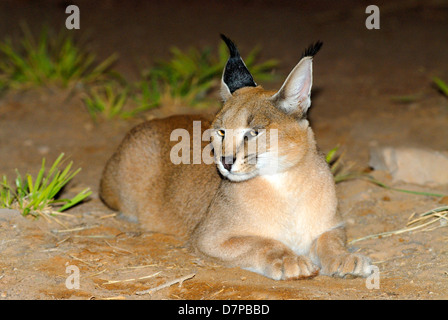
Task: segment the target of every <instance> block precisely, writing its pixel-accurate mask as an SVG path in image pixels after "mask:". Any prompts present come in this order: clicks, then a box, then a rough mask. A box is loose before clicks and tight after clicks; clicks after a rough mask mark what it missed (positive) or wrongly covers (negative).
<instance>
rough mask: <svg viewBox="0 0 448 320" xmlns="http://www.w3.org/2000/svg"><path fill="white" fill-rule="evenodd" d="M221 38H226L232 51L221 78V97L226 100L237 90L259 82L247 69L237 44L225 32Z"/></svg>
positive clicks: (225, 40)
mask: <svg viewBox="0 0 448 320" xmlns="http://www.w3.org/2000/svg"><path fill="white" fill-rule="evenodd" d="M221 39H222V40H224V42H225V43H226V45H227V47H228V48H229V52H230V57H229V60H227V63H226V66H225V68H224V72H223V74H222V78H221V97H222V99H223V100H224V102H225V101H226V100H227V99H229V98H230V96H231V95H232V94H233V93H234V92H235V91H236V90H238V89H240V88H243V87H256V86H257V84H256V83H255V81H254V79H253V77H252V75H251V74H250V72H249V70H247V67H246V65H245V64H244V61H243V59H242V58H241V56H240V53H239V52H238V49H237V47H236V45H235V44H234V43H233V42H232V41H231V40H230V39H229V38H227V37H226V36H225V35H223V34H221Z"/></svg>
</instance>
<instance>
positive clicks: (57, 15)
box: [0, 0, 448, 300]
mask: <svg viewBox="0 0 448 320" xmlns="http://www.w3.org/2000/svg"><path fill="white" fill-rule="evenodd" d="M76 3H77V4H78V5H79V6H80V10H81V16H82V18H81V19H82V20H81V23H82V25H81V31H85V32H90V37H91V42H90V45H91V47H92V49H93V50H95V52H96V53H97V54H98V56H99V57H107V56H109V55H110V54H111V53H113V52H118V53H119V54H120V56H121V58H120V60H119V63H118V65H117V66H116V69H117V70H119V71H120V72H122V73H123V74H125V75H126V76H127V77H129V79H132V78H133V77H134V78H135V77H136V76H137V75H138V69H139V64H140V65H141V64H144V65H147V64H148V63H149V62H151V61H153V60H154V59H156V58H159V57H160V58H163V57H167V55H168V53H169V48H170V47H171V46H173V45H175V46H178V47H180V48H187V47H188V46H190V45H195V46H202V45H212V46H214V45H216V44H217V43H218V41H219V38H218V35H219V33H220V32H223V33H226V34H228V35H229V36H231V37H232V38H233V39H234V40H235V41H236V42H237V44H238V45H239V47H240V49H241V51H242V52H243V53H244V52H247V50H250V48H252V47H253V46H255V45H257V44H260V45H261V46H262V48H263V51H262V53H263V58H276V59H279V60H280V61H281V62H282V64H281V67H280V68H279V70H277V72H278V73H279V74H282V75H284V76H286V74H287V72H288V71H289V70H290V69H291V68H292V67H293V66H294V65H295V64H296V63H297V60H298V57H299V56H300V53H301V52H302V50H303V48H304V47H306V46H307V45H308V44H309V43H311V42H314V41H316V40H317V39H321V40H323V41H324V47H323V49H322V51H321V52H320V53H319V55H318V56H317V57H316V59H315V65H314V82H315V86H314V91H313V106H312V108H311V111H310V114H309V117H310V120H311V123H312V126H313V128H314V130H315V133H316V138H317V141H318V144H319V146H320V147H321V148H322V150H324V151H328V150H330V149H331V148H333V147H334V146H335V145H338V144H339V145H341V148H342V150H344V151H345V155H344V164H345V165H346V166H349V165H350V166H352V170H365V169H367V168H368V160H369V148H370V147H372V146H388V145H391V146H401V145H406V146H414V147H428V148H432V149H435V150H447V149H448V126H447V122H448V100H447V99H446V97H443V96H442V95H440V94H439V93H438V92H437V91H436V90H435V89H434V88H433V87H432V86H431V77H432V76H439V77H441V78H444V79H448V64H447V63H446V61H447V58H448V56H447V54H446V52H448V41H446V40H447V34H448V6H447V5H446V4H444V2H442V1H425V2H423V1H421V2H419V1H387V2H386V1H383V2H379V3H378V5H379V7H380V9H381V29H380V30H367V29H366V28H365V26H364V21H365V19H366V17H367V15H366V14H365V13H364V10H365V6H366V5H367V4H364V3H363V2H361V3H360V2H359V1H356V2H355V1H341V2H337V3H338V4H337V5H336V4H334V3H333V2H331V1H313V2H311V1H310V2H307V3H303V4H302V3H299V2H296V1H285V2H282V3H281V4H278V2H276V1H263V2H255V1H238V2H236V1H226V3H225V4H223V3H221V2H210V1H193V2H192V3H190V4H189V5H187V4H184V3H183V2H181V1H171V2H168V3H165V2H152V1H151V2H149V1H148V2H143V1H128V2H126V3H127V4H121V5H120V2H118V1H112V0H110V1H101V2H100V3H99V4H95V5H92V3H93V2H89V1H77V2H76ZM210 3H212V4H210ZM419 3H421V4H419ZM64 8H65V3H64V2H63V1H39V2H37V1H2V2H1V3H0V15H1V16H2V19H0V35H1V36H2V37H4V36H5V35H12V36H14V35H15V34H17V33H18V29H17V26H18V22H19V21H20V20H21V19H22V20H26V21H27V22H28V23H29V24H30V25H35V26H36V28H38V26H39V25H40V23H42V22H47V23H49V24H50V25H52V26H54V27H55V28H62V27H63V25H64V22H65V14H64ZM277 85H279V83H274V84H268V85H267V86H268V87H276V86H277ZM404 95H415V96H416V98H415V99H414V101H412V102H411V103H407V104H403V103H397V102H394V101H393V99H392V97H394V96H404ZM218 107H219V102H218V101H217V105H216V108H218ZM141 121H142V119H140V118H138V119H132V120H128V121H122V120H117V121H108V122H105V121H100V122H98V123H95V122H93V121H92V119H91V118H90V117H89V115H88V113H87V112H86V111H85V109H84V106H83V104H82V102H81V100H80V94H75V95H72V96H69V95H68V92H66V91H64V90H61V89H54V88H53V89H47V88H42V89H35V90H30V91H27V92H10V93H7V94H5V95H3V96H2V97H0V173H1V174H7V175H8V176H9V177H13V175H14V170H15V169H16V168H17V169H18V170H19V171H20V172H30V173H35V172H36V171H37V170H38V169H39V167H40V163H41V159H42V157H46V158H47V159H48V160H49V161H51V160H54V159H55V158H56V157H57V156H58V155H59V153H61V152H64V153H66V155H68V156H69V157H70V158H71V159H72V160H73V161H74V163H75V166H77V167H81V168H82V172H81V173H80V174H79V175H78V176H77V177H76V178H75V179H74V181H73V182H72V183H71V184H70V185H69V186H68V188H66V191H65V194H66V195H67V194H73V193H74V192H76V191H79V190H81V189H82V188H85V187H90V188H91V189H92V190H93V195H92V197H91V199H90V201H88V202H86V203H84V204H82V205H80V206H77V207H76V208H73V209H72V210H70V211H68V213H70V215H71V217H61V218H60V219H59V223H58V222H52V223H48V222H47V221H46V220H44V219H39V220H32V219H27V218H23V217H22V216H20V215H19V214H17V212H11V211H5V210H3V211H0V299H104V298H115V299H263V300H264V299H266V300H269V299H282V300H283V299H447V298H448V249H447V242H448V233H447V229H446V227H445V228H444V227H441V228H436V229H434V230H432V231H425V232H412V233H411V232H408V233H403V234H400V235H395V236H391V237H383V238H377V239H370V240H363V241H359V242H355V243H353V244H351V245H350V250H352V251H356V252H360V253H363V254H366V255H368V256H370V257H371V258H372V261H373V262H374V264H375V265H376V266H378V269H379V272H380V277H379V288H377V289H375V288H371V287H369V286H368V285H366V280H365V279H333V278H329V277H325V276H317V277H316V278H314V279H311V280H305V281H273V280H270V279H266V278H264V277H262V276H260V275H257V274H253V273H250V272H248V271H244V270H241V269H238V268H224V267H222V266H219V265H215V264H212V263H210V262H208V261H204V260H200V259H198V258H197V257H195V256H194V255H192V254H190V253H189V252H188V251H187V250H186V248H185V244H184V243H183V242H182V241H180V240H179V239H177V238H175V237H173V236H170V235H164V234H156V233H150V232H147V231H145V230H142V229H140V228H139V226H138V225H136V224H132V223H129V222H124V221H122V220H119V219H117V218H116V217H114V215H113V214H114V213H113V212H112V211H110V210H109V209H107V208H106V207H105V206H104V205H103V204H102V203H101V201H100V200H99V199H98V182H99V179H100V176H101V170H102V168H103V166H104V164H105V162H106V161H107V159H108V158H109V157H110V155H111V154H112V152H113V151H114V149H115V148H116V146H117V145H118V143H119V142H120V140H121V139H122V137H123V136H124V134H125V132H126V131H127V130H129V129H130V128H131V127H132V126H134V125H136V124H137V123H139V122H141ZM371 174H372V175H373V176H375V177H377V178H378V179H380V180H381V181H383V182H385V183H387V184H390V185H393V186H394V187H399V188H405V189H411V190H420V191H432V192H437V193H441V194H448V185H445V186H437V187H433V186H417V185H406V184H403V183H395V182H393V181H392V180H391V178H390V176H389V175H388V174H387V173H385V172H371ZM337 191H338V196H339V201H340V210H341V212H342V215H343V217H344V219H345V221H346V223H347V232H348V237H349V240H354V239H359V238H361V237H364V236H367V235H370V234H376V233H379V232H384V231H391V230H396V229H401V228H403V227H404V226H405V225H406V222H407V221H408V219H409V217H410V216H411V215H412V214H413V213H417V214H418V213H422V212H425V211H427V210H430V209H432V208H435V207H439V206H442V205H446V204H447V203H446V200H443V199H441V198H438V197H427V196H419V195H412V194H405V193H400V192H396V191H391V190H386V189H383V188H380V187H378V186H376V185H373V184H372V183H369V182H366V181H363V180H352V181H347V182H342V183H339V184H338V185H337ZM70 266H76V267H77V268H78V269H79V274H80V288H79V289H70V288H67V286H66V282H67V278H68V277H69V276H70V274H68V273H66V270H67V267H70ZM191 274H194V277H192V278H190V279H187V280H185V281H184V282H183V284H182V286H179V285H177V284H175V285H172V286H169V287H167V288H164V289H161V290H158V291H156V292H153V293H152V294H146V295H137V294H136V292H138V291H142V290H147V289H150V288H155V287H157V286H159V285H162V284H164V283H167V282H169V281H172V280H175V279H178V278H180V277H184V276H187V275H191Z"/></svg>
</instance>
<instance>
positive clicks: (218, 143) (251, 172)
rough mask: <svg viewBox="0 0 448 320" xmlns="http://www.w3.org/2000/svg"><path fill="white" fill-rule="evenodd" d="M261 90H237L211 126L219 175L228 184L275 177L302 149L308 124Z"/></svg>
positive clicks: (301, 153)
mask: <svg viewBox="0 0 448 320" xmlns="http://www.w3.org/2000/svg"><path fill="white" fill-rule="evenodd" d="M272 95H273V93H272V92H269V91H265V90H263V89H262V88H261V87H259V86H258V87H246V88H241V89H239V90H238V91H236V92H235V93H234V94H233V96H232V97H231V98H230V99H228V100H227V101H226V103H225V104H224V106H223V108H222V110H221V111H220V112H219V113H218V115H217V117H216V119H215V121H214V122H213V124H212V133H211V134H212V144H213V150H214V156H215V163H216V165H217V167H218V170H219V172H220V173H221V174H222V176H224V177H225V178H227V179H229V180H231V181H244V180H248V179H251V178H254V177H256V176H260V175H274V174H277V173H281V172H284V171H285V170H287V169H288V168H290V167H292V166H294V165H295V164H297V163H298V162H299V161H300V159H301V157H302V155H303V154H304V152H305V150H303V145H305V144H304V139H306V130H307V128H308V122H307V121H306V120H298V119H296V118H294V117H292V116H289V115H287V114H285V113H284V112H283V111H282V110H279V109H278V108H277V107H275V106H274V104H273V103H272V101H271V100H270V98H271V97H272Z"/></svg>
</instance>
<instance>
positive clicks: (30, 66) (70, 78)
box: [0, 24, 117, 90]
mask: <svg viewBox="0 0 448 320" xmlns="http://www.w3.org/2000/svg"><path fill="white" fill-rule="evenodd" d="M22 34H23V36H22V39H21V41H20V42H19V43H14V42H13V41H11V39H5V40H4V41H2V42H0V89H3V90H5V89H26V88H29V87H35V86H47V85H57V86H61V87H68V86H71V85H73V84H76V83H78V82H83V83H92V82H95V81H98V80H101V79H102V78H104V77H105V75H106V73H107V70H108V69H109V68H110V66H111V65H112V64H113V63H114V62H115V60H116V59H117V56H116V55H112V56H110V57H109V58H107V59H106V60H104V61H102V62H101V63H99V64H97V63H96V56H95V55H94V54H93V53H90V52H88V51H86V50H83V49H81V48H80V47H79V45H78V43H77V42H76V41H75V40H74V38H73V36H72V35H71V34H70V33H68V32H67V31H66V30H63V31H61V32H60V33H59V34H58V35H56V36H54V35H53V34H52V33H50V32H49V31H48V28H46V27H43V28H42V31H41V32H40V35H39V36H38V37H36V36H34V35H33V34H32V32H31V31H30V29H29V28H28V26H27V25H26V24H22Z"/></svg>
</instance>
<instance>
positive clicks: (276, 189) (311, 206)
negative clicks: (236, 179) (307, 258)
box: [246, 173, 335, 254]
mask: <svg viewBox="0 0 448 320" xmlns="http://www.w3.org/2000/svg"><path fill="white" fill-rule="evenodd" d="M300 180H301V179H300V178H298V177H297V176H295V175H291V174H288V173H281V174H275V175H265V176H261V177H258V178H256V179H253V181H252V183H253V186H252V189H253V194H255V192H256V197H257V198H258V201H257V200H249V201H247V202H246V203H248V204H249V206H250V207H251V208H248V206H246V210H250V211H251V218H252V226H253V231H254V232H255V233H257V234H258V235H260V236H265V237H270V238H274V239H276V240H279V241H281V242H283V243H284V244H286V245H287V246H288V247H290V248H291V249H292V250H294V251H295V252H296V253H297V254H306V253H308V251H309V248H310V246H311V244H312V242H313V240H314V239H315V238H316V237H318V236H319V235H320V234H322V233H323V232H325V231H327V230H328V229H329V228H331V227H333V226H332V224H333V223H334V221H333V215H334V213H335V208H332V206H333V203H326V202H328V201H326V200H325V198H326V196H327V195H326V194H322V193H325V190H318V189H321V188H320V187H321V186H320V185H313V182H312V181H308V182H306V181H300ZM319 191H320V192H319ZM315 192H319V193H320V194H319V193H318V194H315Z"/></svg>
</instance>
